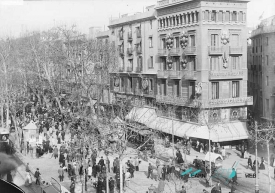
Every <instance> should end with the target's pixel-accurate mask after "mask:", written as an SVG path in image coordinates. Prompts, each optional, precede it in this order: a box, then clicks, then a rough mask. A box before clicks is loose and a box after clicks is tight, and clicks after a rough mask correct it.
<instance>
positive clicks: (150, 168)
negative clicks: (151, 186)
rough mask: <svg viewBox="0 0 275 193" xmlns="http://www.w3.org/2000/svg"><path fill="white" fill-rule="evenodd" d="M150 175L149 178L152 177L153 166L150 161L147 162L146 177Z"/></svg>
mask: <svg viewBox="0 0 275 193" xmlns="http://www.w3.org/2000/svg"><path fill="white" fill-rule="evenodd" d="M150 176H151V179H153V166H152V165H151V163H149V166H148V176H147V178H149V177H150Z"/></svg>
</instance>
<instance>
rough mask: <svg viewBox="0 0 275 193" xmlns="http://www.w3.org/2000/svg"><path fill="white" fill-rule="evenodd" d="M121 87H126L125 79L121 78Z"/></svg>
mask: <svg viewBox="0 0 275 193" xmlns="http://www.w3.org/2000/svg"><path fill="white" fill-rule="evenodd" d="M120 85H121V88H123V87H124V78H123V77H121V78H120Z"/></svg>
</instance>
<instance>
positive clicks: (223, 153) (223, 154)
mask: <svg viewBox="0 0 275 193" xmlns="http://www.w3.org/2000/svg"><path fill="white" fill-rule="evenodd" d="M225 155H226V154H225V149H224V147H222V157H223V160H225Z"/></svg>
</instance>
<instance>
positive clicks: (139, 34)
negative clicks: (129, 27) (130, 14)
mask: <svg viewBox="0 0 275 193" xmlns="http://www.w3.org/2000/svg"><path fill="white" fill-rule="evenodd" d="M137 38H141V30H137Z"/></svg>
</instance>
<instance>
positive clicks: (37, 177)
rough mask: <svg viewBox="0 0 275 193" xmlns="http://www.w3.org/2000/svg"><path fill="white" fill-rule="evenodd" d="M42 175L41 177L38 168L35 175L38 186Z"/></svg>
mask: <svg viewBox="0 0 275 193" xmlns="http://www.w3.org/2000/svg"><path fill="white" fill-rule="evenodd" d="M40 175H41V173H40V172H39V168H37V169H36V171H35V173H34V177H35V179H36V181H35V184H36V185H40Z"/></svg>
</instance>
